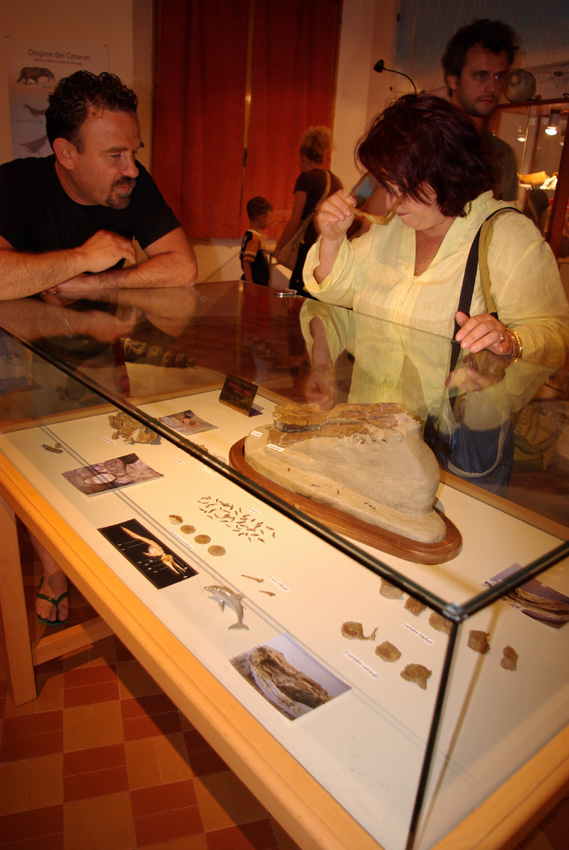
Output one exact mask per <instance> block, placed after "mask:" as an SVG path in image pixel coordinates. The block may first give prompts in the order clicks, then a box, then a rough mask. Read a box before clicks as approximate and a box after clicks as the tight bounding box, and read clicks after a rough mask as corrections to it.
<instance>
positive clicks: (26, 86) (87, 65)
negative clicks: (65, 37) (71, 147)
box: [6, 38, 109, 159]
mask: <svg viewBox="0 0 569 850" xmlns="http://www.w3.org/2000/svg"><path fill="white" fill-rule="evenodd" d="M6 52H7V67H8V90H9V93H10V126H11V131H12V156H13V158H14V159H17V158H19V157H26V156H47V155H48V154H50V153H51V147H50V145H49V142H48V140H47V135H46V132H45V111H46V109H47V107H48V96H49V94H50V92H52V91H53V89H54V87H55V86H56V84H57V83H58V82H59V80H60V79H61V78H62V77H67V76H68V75H69V74H72V73H73V72H74V71H80V70H86V71H93V72H94V73H96V74H99V73H100V72H101V71H107V70H108V68H109V50H108V47H107V46H106V45H101V46H99V47H79V46H77V45H69V44H63V43H57V42H35V41H24V40H20V39H12V38H8V39H6Z"/></svg>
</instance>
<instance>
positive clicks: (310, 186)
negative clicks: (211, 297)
mask: <svg viewBox="0 0 569 850" xmlns="http://www.w3.org/2000/svg"><path fill="white" fill-rule="evenodd" d="M331 153H332V133H331V132H330V129H329V128H328V127H309V128H308V130H306V132H305V133H304V135H303V136H302V139H301V140H300V158H299V164H300V174H299V176H298V177H297V180H296V183H295V184H294V200H293V207H292V212H291V216H290V219H289V221H288V222H287V224H286V226H285V228H284V230H283V232H282V233H281V235H280V238H279V239H278V241H277V244H276V246H275V256H276V258H277V261H278V256H279V250H280V249H281V248H282V246H283V245H285V244H286V243H287V242H288V241H289V239H291V238H292V237H293V236H294V234H295V233H296V231H297V230H298V228H299V227H300V225H301V224H302V222H303V220H304V219H305V218H306V217H307V216H309V215H310V213H311V212H312V211H313V210H314V209H315V207H316V206H317V205H318V204H319V203H320V201H321V200H323V196H324V194H325V193H326V186H327V185H328V175H329V187H328V192H327V195H326V196H328V195H331V194H332V193H333V192H337V191H338V190H339V189H341V188H342V183H341V181H340V180H339V179H338V178H337V177H336V175H335V174H332V172H331V171H330V170H329V168H330V156H331ZM316 236H317V234H316V230H315V228H314V222H310V224H309V225H308V228H307V230H306V233H305V234H304V241H303V243H302V244H301V246H300V250H299V252H298V259H297V261H296V265H295V267H294V269H293V272H292V275H291V278H290V288H291V289H296V291H297V292H300V291H301V290H302V288H303V281H302V268H303V266H304V260H305V259H306V255H307V253H308V249H309V248H310V246H311V245H313V244H314V242H315V241H316Z"/></svg>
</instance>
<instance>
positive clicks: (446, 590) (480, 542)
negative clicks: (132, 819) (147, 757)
mask: <svg viewBox="0 0 569 850" xmlns="http://www.w3.org/2000/svg"><path fill="white" fill-rule="evenodd" d="M0 326H1V328H2V329H3V332H2V336H1V338H0V357H1V359H2V364H3V368H2V377H1V387H2V394H1V395H0V405H1V409H2V416H1V421H2V427H1V433H0V454H1V464H0V485H1V489H2V491H3V492H5V491H7V490H8V489H9V485H8V483H7V482H8V478H9V471H10V470H15V471H16V472H17V475H18V476H19V477H21V479H22V480H23V481H25V482H26V484H27V485H28V486H29V487H30V488H32V490H33V493H35V494H36V495H37V498H38V499H40V500H43V501H44V502H45V503H46V504H49V506H50V509H53V510H54V511H55V512H56V513H57V515H58V516H60V517H61V518H62V520H63V521H64V522H65V524H66V526H68V527H70V528H71V529H73V530H74V532H76V533H77V534H78V535H79V536H80V538H81V539H82V541H83V542H84V544H85V546H86V547H87V550H88V552H89V553H92V557H93V558H94V559H97V561H98V562H102V563H104V564H105V565H106V566H107V567H108V569H109V570H110V573H109V575H112V581H113V583H114V584H116V585H117V586H121V587H122V586H124V587H125V588H126V589H127V590H128V591H129V592H130V593H131V594H132V595H133V597H132V598H135V599H136V600H137V604H139V603H140V605H141V606H142V607H143V608H144V609H145V610H147V611H148V612H150V614H151V615H152V618H155V619H156V621H157V622H159V623H160V624H161V627H163V628H164V629H166V630H167V633H168V634H169V635H172V636H173V639H175V642H176V643H177V645H179V646H180V647H181V650H180V652H181V655H180V661H179V679H180V681H181V680H182V679H183V676H184V667H185V665H186V664H187V665H189V664H190V661H189V659H190V657H191V658H193V659H197V662H198V663H199V664H200V665H201V666H203V668H205V670H207V671H208V673H209V674H211V676H212V677H213V679H214V680H215V682H216V683H218V685H219V686H220V687H221V689H222V692H223V693H224V694H228V695H229V696H228V699H231V700H234V701H236V704H238V705H239V706H240V708H241V709H242V710H244V711H245V712H246V713H247V717H248V718H252V721H251V722H253V723H254V724H258V728H259V730H262V734H263V735H265V734H267V735H268V736H270V740H271V741H272V742H276V743H275V745H276V746H278V747H279V748H282V750H283V752H284V753H285V754H286V755H287V757H291V763H293V764H299V765H300V766H301V767H302V769H303V770H304V771H306V773H307V774H308V775H309V777H310V779H311V781H314V783H315V786H317V787H318V788H320V789H323V792H324V793H325V795H327V796H329V798H330V799H331V800H332V801H333V803H334V805H337V806H338V811H341V812H342V813H343V815H342V816H344V815H345V816H347V817H348V818H349V819H350V822H352V821H353V823H354V825H357V828H358V829H361V830H363V832H362V835H365V836H366V838H365V842H366V843H365V844H364V843H362V842H361V841H359V840H358V841H357V842H356V843H355V844H354V843H352V844H351V846H358V847H362V848H363V847H364V846H365V847H375V846H378V847H383V848H385V850H404V848H415V849H416V850H427V848H432V847H435V846H436V845H437V843H438V842H440V841H441V840H442V839H443V838H444V836H445V835H447V834H448V833H449V832H450V831H451V830H452V829H453V828H454V827H456V825H457V824H459V823H460V822H461V821H462V820H463V819H464V818H465V817H466V816H467V815H468V814H469V813H470V812H471V811H472V810H473V809H475V808H476V807H477V806H478V805H479V804H480V803H482V801H484V800H485V799H486V798H487V797H489V795H491V794H492V793H493V792H494V791H495V790H496V789H497V788H499V787H500V786H501V785H502V783H504V782H505V781H506V780H507V779H508V778H509V777H510V776H512V775H513V774H515V773H516V771H517V770H518V769H519V768H520V767H521V766H522V765H524V764H525V763H526V762H527V761H528V759H530V758H531V757H532V756H534V755H535V754H536V753H538V752H539V751H540V750H541V749H542V748H543V747H544V746H545V745H546V744H547V742H549V741H550V740H551V739H552V738H554V737H555V736H556V735H557V734H558V733H559V732H560V731H562V730H563V729H564V727H566V726H567V723H568V721H569V670H568V668H567V664H566V660H565V659H566V658H567V654H568V651H569V626H568V625H567V624H568V621H569V561H568V559H567V556H568V554H569V544H568V543H567V538H568V530H569V503H568V500H567V484H566V481H567V466H568V464H569V430H568V425H567V422H568V419H567V411H568V407H567V405H568V397H569V396H568V391H569V376H568V375H567V374H566V373H564V372H563V371H554V370H553V369H552V368H551V366H546V365H540V364H537V363H528V362H525V361H523V360H518V361H517V362H514V361H513V360H511V359H510V358H505V357H498V356H495V355H492V354H490V353H488V352H483V353H481V354H480V355H472V354H466V355H465V354H464V353H463V352H461V351H460V350H459V348H458V347H457V346H456V345H455V344H454V343H452V342H451V341H449V340H446V339H443V338H441V337H437V336H433V335H430V334H427V333H423V332H420V331H417V330H415V329H408V328H404V327H401V326H398V325H394V324H390V323H387V322H384V321H381V320H379V319H373V318H371V317H369V316H364V315H358V314H354V313H352V312H351V311H348V310H344V309H342V308H333V307H330V306H327V305H323V304H320V303H318V302H315V301H312V300H305V299H303V298H300V297H297V296H294V297H292V296H289V295H288V294H287V293H286V292H284V293H277V292H273V291H271V290H269V289H265V288H262V287H256V286H253V285H248V284H245V283H243V282H239V283H216V284H202V285H198V286H196V287H193V288H187V289H183V290H173V289H166V290H156V291H155V290H146V291H121V292H108V293H98V294H93V295H92V296H89V297H85V298H83V299H82V300H80V301H74V300H71V299H65V298H63V297H61V296H53V295H46V296H44V297H43V298H40V297H36V298H30V299H25V300H22V301H13V302H4V303H2V304H0ZM298 405H302V408H300V409H301V410H302V411H303V415H306V414H307V412H308V414H310V416H309V427H310V428H312V427H313V426H314V429H316V430H318V429H319V428H320V427H321V426H322V419H319V418H318V417H324V420H326V422H327V423H328V424H332V426H334V427H335V426H337V425H338V419H339V418H340V419H341V416H342V415H343V414H342V413H341V412H342V411H346V410H349V412H350V415H352V414H353V413H354V411H357V412H358V413H361V412H362V411H363V415H364V419H366V417H367V418H369V417H368V411H369V410H373V412H374V416H376V414H377V416H379V414H381V415H384V416H386V417H387V419H386V420H385V421H382V424H381V426H377V427H379V428H380V431H381V437H380V438H378V440H379V441H380V442H381V446H379V447H373V452H372V451H371V449H370V447H369V444H368V443H366V441H365V439H364V438H363V437H362V430H361V428H360V427H359V426H358V427H356V430H355V436H354V434H351V436H348V437H345V435H344V434H343V433H342V434H341V435H340V436H339V437H338V435H337V434H336V432H333V433H332V435H331V436H330V435H329V436H326V437H318V438H317V439H328V438H329V439H335V440H339V441H340V444H341V450H340V453H339V454H336V455H335V463H336V465H335V466H334V465H333V464H332V473H330V472H329V477H330V475H332V478H334V476H336V478H337V481H339V482H340V481H341V482H342V483H341V484H338V486H337V490H336V494H335V496H334V499H332V498H330V497H328V496H326V495H324V496H322V495H321V494H319V493H317V492H316V490H315V489H313V490H312V491H310V487H311V486H312V485H314V482H315V480H316V477H317V476H316V474H315V473H314V469H315V467H314V462H313V460H307V459H305V460H304V461H303V460H302V458H301V460H300V461H298V460H297V461H295V462H296V463H297V464H298V465H297V466H296V467H295V472H294V473H293V475H292V477H293V478H295V477H297V478H298V487H296V486H294V485H293V484H291V485H290V486H283V485H282V484H278V483H277V482H276V481H275V480H273V479H272V478H270V477H267V476H264V475H263V474H261V473H259V472H258V470H257V469H256V468H254V467H253V466H252V462H251V463H250V462H249V460H250V458H251V457H252V455H251V456H250V455H248V453H247V448H246V446H247V443H246V442H244V441H246V440H250V439H257V437H258V435H260V434H263V433H266V434H268V435H269V437H268V438H267V439H268V441H269V444H270V445H276V444H273V443H272V442H271V440H272V439H273V437H272V436H270V435H271V434H272V431H271V428H274V426H275V423H277V424H278V422H279V421H282V417H283V416H284V414H285V413H287V412H290V411H291V410H295V411H297V412H298V410H299V408H298ZM307 405H309V407H306V406H307ZM337 405H341V407H337ZM394 405H396V406H397V408H395V407H393V406H394ZM394 410H397V411H400V410H403V411H404V412H405V414H406V415H407V414H409V415H410V419H409V421H411V422H413V423H415V424H414V425H413V428H415V431H413V433H414V434H418V438H417V441H416V443H413V446H414V448H413V452H414V453H415V452H418V453H419V454H421V457H423V455H424V456H425V457H427V456H428V463H427V466H428V468H429V470H430V471H429V473H428V476H427V477H429V480H432V470H433V468H434V469H435V470H437V471H436V480H435V483H434V488H433V498H432V507H431V506H429V516H430V515H431V513H432V514H433V515H434V516H436V518H437V522H438V523H439V525H440V526H441V528H442V529H443V530H442V532H440V534H439V535H438V537H437V538H436V539H435V540H431V539H428V540H427V541H425V540H417V539H415V537H414V535H415V530H416V528H417V527H418V526H419V525H420V518H417V517H416V518H413V517H411V519H409V511H410V510H411V513H412V511H413V510H414V511H415V513H417V510H416V509H415V508H413V509H409V505H411V504H415V502H414V499H415V496H416V494H417V492H418V490H419V489H420V488H421V487H423V486H424V478H423V477H421V476H423V473H422V472H420V473H419V474H418V477H417V474H415V473H413V470H411V471H409V469H408V468H407V466H406V465H405V464H404V463H403V462H401V461H400V455H397V454H395V455H394V456H395V458H396V461H395V467H393V462H392V459H391V454H390V453H391V451H392V449H393V451H395V449H394V448H393V446H392V443H397V446H396V447H395V448H396V449H397V450H399V449H398V448H397V447H398V446H399V444H400V443H401V444H404V445H405V446H407V442H405V441H406V440H407V437H406V432H405V433H403V432H402V431H401V429H399V430H398V429H397V428H395V427H394V426H393V421H392V418H391V417H392V414H393V411H394ZM283 411H284V413H283ZM338 411H340V413H339V412H338ZM354 415H355V414H354ZM397 415H399V413H398V414H397ZM310 417H312V418H310ZM374 421H375V420H374ZM397 421H399V420H397ZM406 421H407V420H406ZM314 423H316V424H314ZM409 427H411V426H409ZM381 428H384V430H381ZM364 430H365V429H364ZM366 433H367V432H366ZM374 433H375V432H374ZM251 435H253V437H251ZM417 446H419V447H420V448H417ZM376 448H377V451H376ZM288 451H289V450H288V448H287V447H286V446H285V447H284V449H283V448H282V447H280V449H278V450H275V454H279V455H282V463H283V464H284V466H286V465H287V464H288V463H289V461H288V460H287V458H288V457H292V455H289V454H287V452H288ZM362 453H363V457H362ZM425 453H426V455H425ZM414 456H415V455H414ZM434 458H436V460H437V461H438V469H437V464H435V465H434V467H433V466H432V464H433V463H434ZM317 460H318V455H317ZM362 463H363V466H364V467H367V474H366V475H364V476H363V479H364V484H363V485H361V486H363V488H364V490H365V488H366V487H367V486H368V485H369V487H370V488H371V489H370V492H371V493H372V495H368V496H367V499H368V506H369V512H371V513H373V511H376V512H377V513H378V514H380V515H381V519H380V520H379V521H378V522H376V521H375V520H373V519H371V520H370V519H369V517H367V518H365V519H362V517H361V515H360V514H358V512H357V511H356V512H355V513H354V512H353V511H352V507H351V502H350V499H349V498H348V495H349V492H351V489H352V488H353V489H354V490H356V489H357V487H356V484H355V483H352V480H351V479H352V478H353V479H354V481H355V478H356V472H357V470H359V469H360V467H361V466H362ZM303 464H305V467H304V466H303ZM390 464H391V466H390ZM429 464H430V465H429ZM413 469H414V467H413ZM301 479H302V480H303V481H304V479H308V484H306V482H304V487H305V492H304V493H302V492H301V493H297V492H294V491H295V490H296V489H299V490H302V487H301V486H300V483H301ZM376 479H378V480H381V482H382V484H381V487H380V488H379V490H380V491H383V492H384V495H382V494H381V492H380V494H379V496H378V495H377V490H378V488H377V487H376V488H375V489H374V488H373V486H372V485H374V484H375V480H376ZM318 480H320V479H318ZM319 486H320V485H319ZM358 486H360V485H358ZM361 486H360V489H361ZM306 487H308V488H309V492H311V493H312V495H310V496H307V495H306ZM395 491H398V492H399V493H400V494H401V493H403V497H401V495H400V496H399V497H398V501H397V500H396V506H395V508H394V507H393V505H394V501H393V499H394V497H393V493H395ZM366 492H367V491H366ZM365 495H366V493H364V496H365ZM401 502H403V504H402V505H401ZM370 503H371V504H370ZM385 505H387V506H388V507H389V509H390V510H392V509H393V510H395V511H396V512H399V513H400V514H401V513H403V514H405V515H406V519H405V521H406V522H407V528H408V531H407V532H405V533H401V528H399V529H398V531H394V530H393V528H392V527H391V526H390V525H389V522H388V521H387V520H385V515H387V514H388V511H387V513H386V512H385V511H384V507H385ZM369 512H368V513H369ZM16 513H17V510H16ZM386 526H387V527H386ZM101 592H103V591H101ZM86 593H87V596H88V588H87V590H86ZM124 627H125V629H127V628H129V626H128V624H126V625H125V626H124ZM186 651H187V653H188V657H187V658H186V657H185V656H184V652H186ZM192 663H193V662H192ZM216 687H217V685H216ZM222 702H223V700H222ZM232 704H233V703H232ZM247 723H249V720H248V721H247ZM205 728H206V727H204V729H205ZM254 728H257V727H256V726H255V727H254ZM204 734H206V736H207V731H204ZM259 735H260V736H261V732H259ZM229 737H230V736H229ZM239 737H240V736H239V735H237V734H236V735H235V738H236V740H235V746H236V747H237V746H247V747H249V746H251V747H254V746H256V744H255V741H254V740H250V739H248V740H247V741H246V742H245V744H243V742H238V741H237V738H239ZM252 737H253V738H254V737H255V736H252ZM215 740H216V739H215V735H213V741H214V746H215ZM259 740H262V738H261V737H260V739H259ZM226 743H227V746H228V747H229V748H231V747H232V746H233V742H232V741H231V740H228V741H227V742H226ZM259 746H260V745H259ZM291 770H292V768H291ZM281 772H286V771H285V769H284V768H283V770H282V771H281ZM242 775H243V778H244V780H245V781H246V782H247V783H248V784H252V786H253V787H255V784H254V782H253V779H252V774H251V773H250V772H249V773H248V772H247V771H245V772H244V773H243V774H242ZM258 779H259V777H258ZM259 781H261V780H260V779H259ZM276 796H277V795H275V799H276ZM308 796H309V795H308ZM269 803H270V798H269ZM279 806H281V808H282V806H284V804H283V803H282V801H281V803H275V809H276V812H275V813H276V816H277V818H278V817H279V813H280V814H282V812H281V811H280V809H279ZM269 808H270V805H269ZM293 819H294V818H293ZM298 820H300V818H298ZM289 826H290V825H289ZM354 828H355V826H354ZM290 831H291V833H292V834H293V837H296V838H297V840H299V838H298V836H299V835H301V833H298V834H297V835H295V834H294V828H291V829H290ZM307 846H317V843H314V842H313V843H312V844H309V845H307ZM321 846H323V847H324V846H326V844H325V843H323V844H322V845H321ZM342 846H344V845H342ZM345 846H350V844H349V843H346V845H345Z"/></svg>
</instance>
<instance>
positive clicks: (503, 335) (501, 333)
mask: <svg viewBox="0 0 569 850" xmlns="http://www.w3.org/2000/svg"><path fill="white" fill-rule="evenodd" d="M503 342H506V333H505V331H500V339H499V340H498V345H501V344H502V343H503Z"/></svg>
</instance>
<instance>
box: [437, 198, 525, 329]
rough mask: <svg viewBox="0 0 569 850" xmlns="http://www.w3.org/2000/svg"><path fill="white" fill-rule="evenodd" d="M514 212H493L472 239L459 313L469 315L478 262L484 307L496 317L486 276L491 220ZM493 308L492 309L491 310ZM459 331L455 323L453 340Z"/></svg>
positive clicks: (461, 291)
mask: <svg viewBox="0 0 569 850" xmlns="http://www.w3.org/2000/svg"><path fill="white" fill-rule="evenodd" d="M510 211H512V212H516V213H519V212H520V210H518V209H516V207H502V208H501V209H499V210H494V212H493V213H490V215H489V216H488V217H487V218H485V219H484V221H483V222H482V224H481V225H480V228H479V229H478V233H477V234H476V236H475V237H474V241H473V242H472V245H471V246H470V251H469V253H468V259H467V260H466V266H465V269H464V277H463V279H462V288H461V290H460V298H459V299H458V307H457V311H458V310H460V312H461V313H466V315H467V316H469V315H470V305H471V303H472V293H473V292H474V282H475V280H476V272H477V270H478V263H479V262H480V275H481V278H482V289H483V291H484V298H485V299H486V307H487V310H488V312H489V313H491V314H492V315H493V316H496V317H497V315H498V314H497V312H496V305H495V304H494V299H493V298H492V295H491V294H490V276H489V274H488V261H487V257H488V244H489V242H490V237H491V235H492V228H493V226H494V221H493V219H494V218H495V217H496V216H498V215H501V214H502V213H505V212H510ZM521 214H522V213H520V215H521ZM481 243H482V244H481ZM492 308H494V309H492ZM459 330H460V325H459V324H458V322H457V321H455V323H454V332H453V339H454V337H455V336H456V335H457V333H458V332H459Z"/></svg>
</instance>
